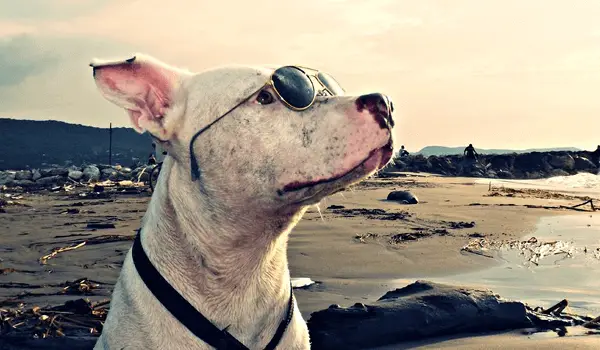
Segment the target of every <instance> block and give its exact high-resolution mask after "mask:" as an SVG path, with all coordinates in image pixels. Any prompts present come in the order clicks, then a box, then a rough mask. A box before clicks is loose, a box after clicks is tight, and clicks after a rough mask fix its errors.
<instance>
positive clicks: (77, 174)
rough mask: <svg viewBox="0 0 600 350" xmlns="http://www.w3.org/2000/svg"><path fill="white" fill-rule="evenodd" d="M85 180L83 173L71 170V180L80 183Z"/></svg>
mask: <svg viewBox="0 0 600 350" xmlns="http://www.w3.org/2000/svg"><path fill="white" fill-rule="evenodd" d="M82 178H83V172H81V171H79V170H69V179H72V180H75V181H79V180H81V179H82Z"/></svg>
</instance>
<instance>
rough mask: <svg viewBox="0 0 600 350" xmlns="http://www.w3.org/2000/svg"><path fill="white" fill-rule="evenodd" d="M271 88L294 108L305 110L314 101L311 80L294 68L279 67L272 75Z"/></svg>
mask: <svg viewBox="0 0 600 350" xmlns="http://www.w3.org/2000/svg"><path fill="white" fill-rule="evenodd" d="M273 87H275V90H277V92H278V93H279V95H280V96H281V98H282V99H283V100H285V102H287V103H289V104H290V105H291V106H292V107H295V108H306V107H308V106H310V105H311V103H312V102H313V100H314V99H315V87H314V85H313V83H312V80H310V79H309V78H308V76H306V74H305V73H304V72H303V71H301V70H300V69H298V68H296V67H291V66H288V67H281V68H279V69H277V70H276V71H275V73H273Z"/></svg>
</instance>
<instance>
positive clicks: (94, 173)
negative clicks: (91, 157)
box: [83, 165, 100, 182]
mask: <svg viewBox="0 0 600 350" xmlns="http://www.w3.org/2000/svg"><path fill="white" fill-rule="evenodd" d="M83 180H85V181H88V182H96V181H100V169H98V167H97V166H95V165H88V166H86V167H85V168H84V169H83Z"/></svg>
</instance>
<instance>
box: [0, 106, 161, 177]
mask: <svg viewBox="0 0 600 350" xmlns="http://www.w3.org/2000/svg"><path fill="white" fill-rule="evenodd" d="M112 140H113V142H112V162H113V164H115V163H119V164H122V165H123V166H131V165H132V163H133V159H134V158H139V159H142V160H143V161H145V159H146V158H147V157H148V155H149V154H150V152H151V151H152V147H151V139H150V136H149V135H147V134H142V135H140V134H138V133H137V132H136V131H135V130H133V129H131V128H113V133H112ZM108 146H109V129H108V128H96V127H91V126H85V125H79V124H69V123H64V122H59V121H54V120H44V121H37V120H18V119H8V118H0V170H6V169H24V168H27V167H30V168H40V167H44V166H45V165H50V164H58V165H68V164H69V162H72V163H73V164H77V165H80V164H83V163H88V164H90V163H103V164H106V163H108V148H109V147H108Z"/></svg>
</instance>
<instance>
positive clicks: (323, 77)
mask: <svg viewBox="0 0 600 350" xmlns="http://www.w3.org/2000/svg"><path fill="white" fill-rule="evenodd" d="M317 77H318V78H319V81H321V83H323V85H325V87H326V88H327V89H329V91H330V92H331V93H332V94H334V95H335V96H342V95H344V93H345V91H344V89H342V87H341V86H340V84H339V83H338V82H337V81H336V80H335V79H334V78H333V77H332V76H331V75H329V74H327V73H321V72H319V73H317Z"/></svg>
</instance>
